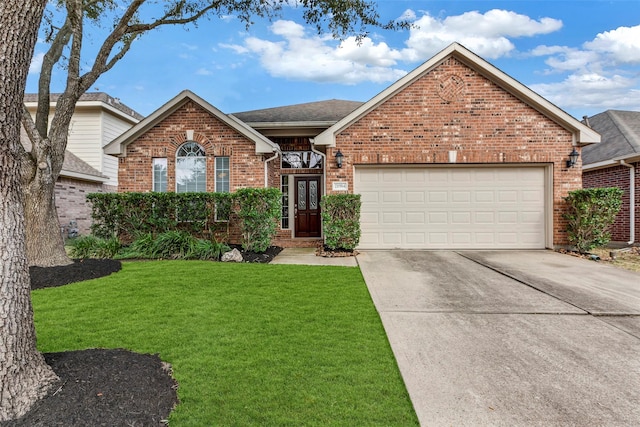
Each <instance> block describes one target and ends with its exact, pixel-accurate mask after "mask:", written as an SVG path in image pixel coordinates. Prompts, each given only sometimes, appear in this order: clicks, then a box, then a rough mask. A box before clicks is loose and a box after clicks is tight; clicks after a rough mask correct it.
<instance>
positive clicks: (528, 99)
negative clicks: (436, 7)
mask: <svg viewBox="0 0 640 427" xmlns="http://www.w3.org/2000/svg"><path fill="white" fill-rule="evenodd" d="M450 55H451V56H454V57H455V58H457V59H459V60H461V61H462V62H463V63H464V64H465V65H467V66H468V67H470V68H472V69H474V70H476V71H478V72H479V73H480V74H482V75H483V76H485V77H487V78H489V79H490V80H492V81H494V82H495V83H496V84H497V85H498V86H500V87H501V88H503V89H504V90H506V91H508V92H509V93H511V94H512V95H514V96H515V97H517V98H518V99H520V100H522V101H523V102H525V103H527V104H529V105H532V106H533V107H534V108H536V110H538V111H540V112H541V113H543V114H545V115H547V116H549V117H550V118H552V119H553V120H554V121H556V122H557V123H558V124H560V125H561V126H562V127H564V128H565V129H567V130H569V131H570V132H572V133H573V134H574V135H575V143H576V144H579V145H582V144H592V143H598V142H600V134H598V133H597V132H595V131H594V130H593V129H591V128H589V127H588V126H586V125H584V124H583V123H581V122H580V121H578V120H577V119H575V118H574V117H572V116H571V115H569V114H568V113H566V112H565V111H563V110H562V109H560V108H558V107H557V106H555V105H554V104H552V103H551V102H549V101H547V100H546V99H544V98H543V97H542V96H540V95H538V94H537V93H535V92H534V91H533V90H531V89H529V88H528V87H526V86H525V85H523V84H522V83H520V82H518V81H517V80H515V79H514V78H512V77H510V76H508V75H507V74H505V73H504V72H502V71H500V70H499V69H498V68H496V67H495V66H493V65H491V64H490V63H488V62H487V61H485V60H484V59H482V58H481V57H479V56H478V55H476V54H474V53H473V52H471V51H470V50H468V49H467V48H465V47H464V46H462V45H460V44H458V43H452V44H451V45H449V46H448V47H446V48H445V49H443V50H442V51H440V52H439V53H437V54H436V55H435V56H433V57H432V58H431V59H429V60H428V61H426V62H425V63H423V64H422V65H421V66H419V67H418V68H416V69H414V70H413V71H411V72H410V73H408V74H407V75H406V76H404V77H402V78H401V79H399V80H398V81H397V82H395V83H394V84H392V85H391V86H389V87H388V88H387V89H385V90H383V91H382V92H380V93H379V94H378V95H376V96H375V97H373V98H372V99H371V100H370V101H368V102H366V103H364V104H363V105H362V106H361V107H359V108H357V109H356V110H354V111H353V112H352V113H351V114H349V115H348V116H347V117H345V118H344V119H342V120H340V121H338V122H337V123H336V124H335V125H333V126H331V127H330V128H328V129H327V130H326V131H324V132H322V133H321V134H320V135H318V136H317V137H316V138H315V141H316V142H315V143H316V145H326V146H334V145H335V136H336V135H337V134H338V133H340V132H342V131H343V130H345V129H346V128H348V127H349V126H350V125H351V124H353V123H354V122H356V121H357V120H359V119H360V118H361V117H363V116H364V115H365V114H367V113H369V112H370V111H371V110H373V109H375V108H376V107H377V106H378V105H380V104H381V103H382V102H384V101H385V100H387V99H388V98H390V97H391V96H393V95H395V94H397V93H398V92H400V91H401V90H402V89H404V88H405V87H406V86H408V85H410V84H411V83H413V81H414V80H416V79H418V78H419V77H421V76H422V75H424V74H426V73H428V72H429V71H431V70H432V69H433V68H434V67H435V66H437V65H438V64H439V63H440V62H442V61H443V60H444V59H446V58H447V57H448V56H450Z"/></svg>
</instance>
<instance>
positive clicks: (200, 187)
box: [175, 141, 207, 193]
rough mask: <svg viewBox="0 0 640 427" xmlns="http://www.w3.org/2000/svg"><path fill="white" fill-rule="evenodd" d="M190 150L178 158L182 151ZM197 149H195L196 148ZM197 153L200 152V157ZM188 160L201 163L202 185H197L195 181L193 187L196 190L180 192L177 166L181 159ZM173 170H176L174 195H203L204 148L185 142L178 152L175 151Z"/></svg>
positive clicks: (205, 173) (195, 143)
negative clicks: (202, 167)
mask: <svg viewBox="0 0 640 427" xmlns="http://www.w3.org/2000/svg"><path fill="white" fill-rule="evenodd" d="M187 147H188V149H189V150H190V151H189V152H188V153H187V155H186V156H180V155H179V154H180V152H181V151H183V150H187ZM196 147H197V148H196ZM198 152H201V153H202V155H197V153H198ZM189 158H194V159H197V160H199V161H201V162H202V165H203V166H204V183H202V185H199V184H200V183H199V182H198V181H197V180H196V182H195V186H196V189H195V190H194V191H180V187H179V185H180V184H179V176H178V175H179V172H178V171H179V166H180V163H182V162H181V159H189ZM175 170H176V193H194V192H195V193H203V192H206V191H207V156H206V152H205V151H204V148H203V147H202V146H201V145H200V144H198V143H197V142H195V141H187V142H185V143H184V144H182V145H181V146H180V147H179V148H178V150H177V151H176V165H175Z"/></svg>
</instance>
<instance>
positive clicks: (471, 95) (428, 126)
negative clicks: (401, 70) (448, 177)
mask: <svg viewBox="0 0 640 427" xmlns="http://www.w3.org/2000/svg"><path fill="white" fill-rule="evenodd" d="M451 79H453V81H454V82H455V83H456V84H457V86H456V87H454V88H452V87H451V83H450V82H451ZM338 149H339V150H340V151H341V152H342V153H343V155H344V166H343V168H342V169H338V168H337V167H336V166H335V162H327V163H328V165H327V176H326V180H327V182H326V185H327V192H331V188H332V184H333V182H336V181H346V182H348V184H349V188H350V189H353V184H354V182H353V178H354V166H356V165H366V164H371V165H391V164H421V165H429V164H432V165H435V164H449V152H450V151H455V152H456V153H457V155H456V157H457V159H456V163H457V164H469V165H478V164H495V165H508V164H511V165H515V164H538V165H552V167H553V244H554V245H555V246H560V245H566V244H567V243H568V242H567V237H566V231H565V228H566V221H565V220H564V219H563V218H562V213H563V212H564V201H563V197H565V196H566V195H567V193H568V192H569V191H571V190H575V189H578V188H581V186H582V178H581V172H580V164H578V165H576V166H575V167H573V168H570V169H567V168H566V160H567V156H568V154H569V153H570V152H571V151H572V149H573V135H572V133H571V132H569V131H568V130H566V129H564V128H563V127H561V126H560V125H559V124H557V123H555V122H554V121H552V120H550V119H549V118H548V117H546V116H545V115H543V114H542V113H540V112H538V111H537V110H535V109H533V108H532V107H530V106H529V105H527V104H526V103H524V102H522V101H521V100H519V99H517V98H516V97H514V96H513V95H511V94H510V93H508V92H506V91H505V90H503V89H502V88H500V87H499V86H497V85H496V84H495V83H494V82H492V81H491V80H489V79H487V78H485V77H484V76H483V75H481V74H479V73H477V72H476V71H474V70H473V69H471V68H469V67H467V66H466V65H464V64H463V63H461V62H460V61H459V60H457V59H456V58H454V57H449V58H447V59H445V60H444V61H442V62H441V63H440V64H439V65H438V66H436V67H435V68H433V69H432V70H431V71H430V72H428V73H426V74H424V75H423V76H422V77H420V78H418V79H416V80H414V81H413V83H412V84H411V85H410V86H408V87H406V88H404V89H403V90H402V91H401V92H399V93H397V94H396V95H395V96H393V97H391V98H389V99H388V100H386V101H385V102H384V103H382V104H380V105H379V106H378V107H377V108H375V109H374V110H373V111H371V112H369V113H368V114H367V115H366V116H364V117H362V118H361V119H360V120H358V121H357V122H355V123H354V124H352V125H351V126H350V127H348V128H347V129H345V130H344V131H342V132H341V133H340V134H338V135H336V147H335V148H333V149H328V152H327V157H328V158H329V159H332V158H333V156H334V155H335V152H336V150H338ZM578 150H580V149H579V148H578Z"/></svg>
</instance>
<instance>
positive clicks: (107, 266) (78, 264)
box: [29, 259, 122, 289]
mask: <svg viewBox="0 0 640 427" xmlns="http://www.w3.org/2000/svg"><path fill="white" fill-rule="evenodd" d="M121 268H122V264H121V263H120V261H117V260H113V259H81V260H74V262H73V264H70V265H63V266H61V267H29V274H30V275H31V289H42V288H51V287H56V286H62V285H68V284H69V283H74V282H81V281H83V280H89V279H96V278H98V277H104V276H108V275H109V274H111V273H115V272H116V271H120V269H121Z"/></svg>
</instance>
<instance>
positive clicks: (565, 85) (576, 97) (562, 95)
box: [530, 73, 640, 112]
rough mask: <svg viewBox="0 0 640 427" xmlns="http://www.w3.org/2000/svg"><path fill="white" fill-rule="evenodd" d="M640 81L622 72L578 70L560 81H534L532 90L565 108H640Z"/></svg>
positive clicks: (596, 109)
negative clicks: (544, 82)
mask: <svg viewBox="0 0 640 427" xmlns="http://www.w3.org/2000/svg"><path fill="white" fill-rule="evenodd" d="M637 85H638V81H637V80H634V79H629V78H627V77H624V76H620V75H613V76H606V75H603V74H597V73H584V74H580V73H576V74H572V75H569V76H568V77H567V78H566V79H565V80H563V81H561V82H557V83H548V84H534V85H531V86H530V87H531V89H533V90H534V91H536V92H537V93H539V94H540V95H542V96H544V97H545V98H547V99H549V100H550V101H551V102H553V103H555V104H556V105H560V106H562V107H563V108H571V109H578V110H582V111H585V112H589V111H591V112H599V111H603V110H606V109H632V110H633V109H639V110H640V90H638V88H637Z"/></svg>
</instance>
